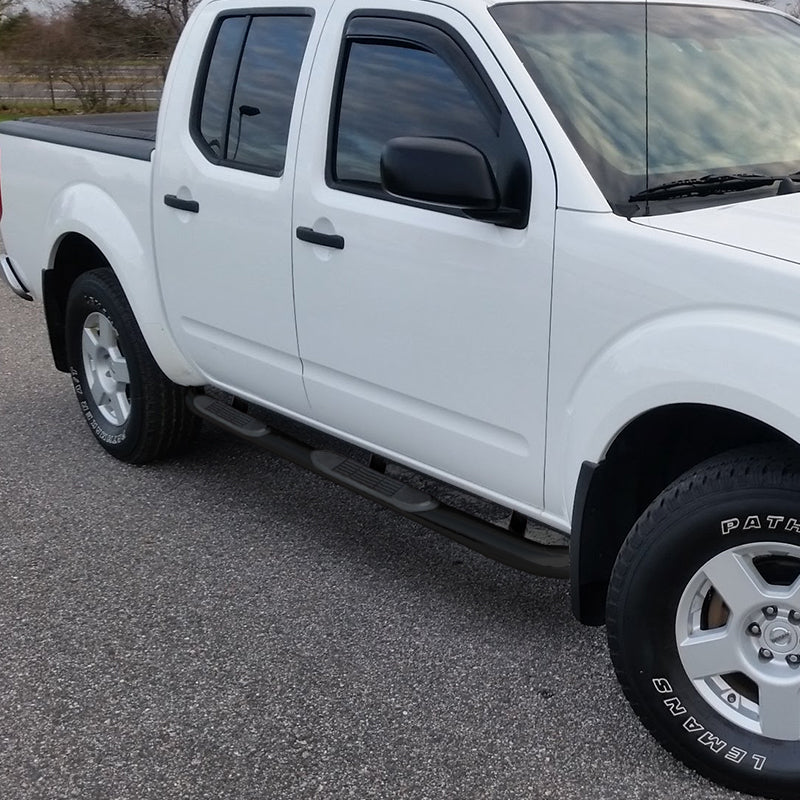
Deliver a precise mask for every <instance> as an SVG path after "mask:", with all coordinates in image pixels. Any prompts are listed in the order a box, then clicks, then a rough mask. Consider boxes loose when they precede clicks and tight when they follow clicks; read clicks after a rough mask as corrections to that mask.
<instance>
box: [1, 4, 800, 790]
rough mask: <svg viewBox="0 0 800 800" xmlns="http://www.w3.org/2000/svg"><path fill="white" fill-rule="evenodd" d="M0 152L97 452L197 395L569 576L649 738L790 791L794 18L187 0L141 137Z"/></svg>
mask: <svg viewBox="0 0 800 800" xmlns="http://www.w3.org/2000/svg"><path fill="white" fill-rule="evenodd" d="M0 157H1V158H2V163H1V165H0V185H1V187H2V192H3V200H4V203H5V208H4V210H3V215H2V235H3V239H4V241H5V244H6V246H7V250H8V255H4V256H2V258H0V263H1V264H2V270H3V273H4V275H5V277H6V279H7V281H8V283H9V284H10V285H11V287H12V288H13V289H14V290H15V291H16V292H17V294H19V295H21V296H23V297H26V298H28V299H36V300H40V301H42V303H43V306H44V313H45V316H46V320H47V326H48V330H49V334H50V340H51V343H52V349H53V355H54V359H55V365H56V367H57V368H58V369H60V370H63V371H65V372H70V373H71V375H72V380H73V382H74V388H75V392H76V394H77V399H78V402H79V405H80V409H81V412H82V414H83V415H84V417H85V418H86V421H87V422H88V424H89V427H90V429H91V431H92V433H93V434H94V436H95V437H96V438H97V440H98V442H99V443H100V445H101V446H102V447H104V448H105V449H106V450H107V451H108V452H109V453H111V454H112V455H114V456H116V457H117V458H120V459H123V460H125V461H129V462H133V463H143V462H146V461H149V460H151V459H154V458H160V457H166V456H170V455H174V454H176V453H178V452H179V451H182V450H184V449H185V448H186V445H187V444H188V443H189V442H190V440H191V438H192V437H193V435H194V434H195V433H196V429H197V422H198V420H199V419H200V418H205V419H206V420H209V421H211V422H214V423H216V424H218V425H221V426H222V427H224V428H227V429H228V430H230V431H231V432H233V433H236V434H238V435H240V436H242V437H244V438H245V439H248V440H250V441H252V442H253V443H254V444H257V445H260V446H263V447H265V448H266V449H268V450H271V451H273V452H278V453H280V454H282V455H284V456H287V457H289V458H291V459H293V460H294V461H296V462H298V463H300V464H302V465H304V466H305V467H307V468H308V469H311V470H313V471H315V472H317V473H320V474H322V475H325V476H327V477H328V478H331V479H333V480H335V481H338V482H339V483H341V484H343V485H345V486H348V487H350V488H351V489H353V490H354V491H356V492H359V493H361V494H363V495H365V496H368V497H371V498H373V499H374V500H376V501H378V502H381V503H383V504H385V505H387V506H389V507H391V508H394V509H395V510H397V511H398V512H400V513H402V514H405V515H406V516H408V517H411V518H412V519H415V520H418V521H419V522H421V523H422V524H425V525H428V526H430V527H432V528H434V529H436V530H438V531H440V532H443V533H445V534H447V535H449V536H451V537H452V538H454V539H456V540H458V541H460V542H462V543H464V544H467V545H468V546H470V547H473V548H475V549H477V550H479V551H481V552H483V553H486V554H487V555H490V556H492V557H495V558H498V559H500V560H502V561H505V562H506V563H508V564H512V565H514V566H516V567H519V568H521V569H525V570H528V571H530V572H533V573H538V574H543V575H551V576H554V577H557V576H566V575H567V574H569V575H570V576H571V581H572V596H573V606H574V611H575V613H576V615H577V616H578V618H579V619H581V620H583V621H584V622H586V623H589V624H603V623H605V624H606V625H607V627H608V637H609V643H610V648H611V655H612V657H613V660H614V664H615V666H616V669H617V673H618V675H619V678H620V680H621V682H622V685H623V687H624V690H625V692H626V694H627V696H628V698H629V699H630V701H631V703H632V705H633V707H634V709H635V711H636V713H637V714H638V715H639V716H640V717H641V719H642V721H643V722H644V724H645V725H646V726H647V727H648V728H649V729H650V730H651V731H652V733H653V734H654V735H655V736H656V737H657V738H658V739H659V740H660V741H661V742H662V743H663V744H664V745H665V746H666V747H667V748H669V749H670V750H671V751H672V752H673V753H674V754H676V755H677V756H678V757H680V758H681V759H683V760H684V761H685V762H686V763H687V764H689V765H690V766H691V767H693V768H695V769H697V770H698V771H700V772H701V773H703V774H705V775H706V776H709V777H710V778H712V779H713V780H716V781H718V782H721V783H723V784H726V785H728V786H732V787H735V788H737V789H741V790H744V791H748V792H753V793H759V794H765V795H768V796H771V797H781V798H796V797H797V796H798V793H799V792H800V447H799V446H798V443H800V194H798V196H797V197H794V194H795V193H796V191H797V189H799V188H800V172H798V171H800V26H799V25H798V23H797V22H796V21H795V20H793V19H792V18H790V17H788V16H786V15H784V14H781V13H778V12H776V11H774V10H771V9H768V8H764V7H763V6H759V5H750V4H747V3H738V2H726V1H725V0H709V1H708V2H693V1H692V0H682V2H681V3H680V4H678V3H674V2H658V1H657V0H655V1H654V2H650V3H643V2H640V1H639V0H630V1H623V2H605V1H604V0H591V1H584V0H575V1H573V0H557V1H556V2H550V1H547V2H540V1H536V0H534V1H533V2H527V1H525V2H499V3H494V2H491V0H490V2H488V3H486V2H483V1H482V0H443V1H442V2H434V1H433V0H370V2H369V3H366V4H364V3H362V2H361V1H360V0H303V2H302V3H299V4H298V5H292V3H291V2H289V0H279V1H278V0H274V1H273V0H255V2H247V3H242V2H241V0H206V1H205V2H204V3H202V4H201V6H200V7H199V8H198V10H197V11H196V12H195V14H194V15H193V17H192V19H191V20H190V22H189V25H188V26H187V28H186V31H185V32H184V35H183V37H182V39H181V42H180V44H179V46H178V49H177V52H176V53H175V57H174V60H173V63H172V66H171V69H170V72H169V76H168V79H167V82H166V86H165V90H164V95H163V99H162V104H161V109H160V112H159V114H158V119H157V125H156V119H155V117H148V116H146V115H144V116H141V117H121V118H116V117H112V118H108V117H102V118H97V119H89V118H85V119H74V118H73V119H65V120H55V121H53V120H46V121H39V122H37V121H33V120H28V121H19V122H10V123H4V124H3V125H0ZM12 335H13V334H12ZM225 398H231V399H229V400H227V401H226V399H225ZM255 407H261V408H267V409H271V410H272V411H274V412H279V414H281V415H284V416H285V417H288V418H291V419H292V420H294V421H297V422H301V423H304V424H305V425H307V426H310V427H312V428H314V429H318V430H321V431H324V432H327V433H329V434H332V435H334V436H335V437H337V438H338V439H340V440H343V441H344V442H347V443H350V444H355V445H358V446H360V447H361V448H363V449H364V450H365V451H367V452H368V453H370V454H372V456H371V458H370V459H369V461H367V460H366V459H361V460H359V459H358V458H357V457H346V456H345V455H339V454H337V453H335V452H331V451H321V450H317V449H313V448H311V447H309V446H306V445H305V444H303V443H301V442H300V441H297V440H296V439H291V438H289V437H287V436H285V435H282V434H280V433H277V432H275V430H273V429H272V428H271V427H267V426H266V425H265V423H264V422H263V421H261V417H263V415H261V416H259V413H258V411H257V409H256V408H255ZM248 412H250V413H248ZM387 463H391V464H396V465H402V466H403V467H404V468H411V469H413V470H416V471H417V472H419V473H422V474H424V475H427V476H432V477H433V478H436V479H439V480H440V481H444V482H445V483H447V484H449V485H450V486H453V487H456V488H458V489H459V490H462V491H463V492H465V493H471V494H473V495H478V496H479V497H481V498H484V499H487V500H489V501H492V503H494V504H498V505H500V506H502V507H503V508H504V509H507V518H505V519H504V520H501V521H500V522H498V521H497V520H494V521H492V520H486V519H483V518H481V517H478V516H475V515H474V514H472V513H469V512H468V511H467V510H465V509H464V508H462V507H459V506H458V504H455V505H453V504H445V503H443V502H442V501H440V500H437V499H436V498H435V497H434V496H432V495H431V494H429V493H427V492H426V491H423V490H422V489H420V488H419V485H418V484H415V486H414V487H412V486H410V485H407V484H406V483H403V482H401V481H400V480H399V479H398V477H397V474H398V471H397V470H396V469H395V468H392V469H390V470H389V471H388V472H387V470H386V466H387ZM448 494H450V493H449V492H448ZM529 520H534V521H535V522H538V523H539V524H540V525H545V526H549V527H551V528H553V529H555V530H557V531H560V532H562V533H563V534H568V535H569V536H570V545H569V549H567V548H566V547H563V546H553V545H549V546H548V545H545V544H542V543H541V542H537V541H534V540H533V539H532V538H531V536H530V534H529V530H530V526H528V521H529ZM532 724H535V723H532Z"/></svg>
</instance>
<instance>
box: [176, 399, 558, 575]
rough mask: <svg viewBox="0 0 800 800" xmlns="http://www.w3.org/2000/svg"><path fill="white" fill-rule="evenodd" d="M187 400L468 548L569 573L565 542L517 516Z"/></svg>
mask: <svg viewBox="0 0 800 800" xmlns="http://www.w3.org/2000/svg"><path fill="white" fill-rule="evenodd" d="M187 403H188V405H189V408H191V409H192V411H194V412H195V413H196V414H198V415H199V416H201V417H203V418H204V419H207V420H208V421H209V422H212V423H214V424H215V425H218V426H219V427H221V428H223V429H224V430H227V431H229V432H231V433H234V434H236V435H237V436H240V437H242V438H243V439H246V440H247V441H250V442H252V443H253V444H256V445H258V446H259V447H261V448H263V449H264V450H268V451H269V452H271V453H275V454H276V455H278V456H281V457H282V458H286V459H288V460H289V461H292V462H294V463H295V464H298V465H299V466H301V467H303V468H304V469H307V470H310V471H311V472H315V473H316V474H317V475H322V476H324V477H326V478H329V479H330V480H332V481H334V482H336V483H338V484H341V485H343V486H346V487H347V488H349V489H352V490H353V491H355V492H358V493H359V494H361V495H363V496H364V497H368V498H370V499H372V500H375V501H376V502H378V503H380V504H381V505H384V506H388V507H389V508H392V509H394V510H395V511H396V512H399V513H400V514H403V515H404V516H406V517H408V518H409V519H412V520H414V521H416V522H418V523H420V524H421V525H425V526H427V527H429V528H432V529H433V530H435V531H438V532H439V533H443V534H444V535H445V536H449V537H450V538H451V539H453V540H455V541H457V542H460V543H461V544H463V545H465V546H466V547H469V548H471V549H472V550H476V551H478V552H479V553H483V554H484V555H486V556H489V557H490V558H494V559H496V560H498V561H502V562H503V563H504V564H508V565H510V566H512V567H516V568H517V569H521V570H524V571H525V572H530V573H533V574H534V575H544V576H547V577H549V578H567V577H569V548H567V547H559V546H554V545H542V544H538V543H536V542H531V541H529V540H527V539H524V538H523V537H521V536H520V535H519V532H520V531H519V529H520V527H521V526H520V524H518V523H519V520H517V521H516V523H515V524H513V525H512V527H511V529H510V530H509V529H506V528H501V527H499V526H498V525H495V524H493V523H491V522H486V521H484V520H482V519H480V518H479V517H475V516H472V515H471V514H468V513H466V512H464V511H460V510H458V509H456V508H453V507H452V506H448V505H446V504H444V503H441V502H439V501H438V500H436V498H434V497H432V496H431V495H429V494H426V493H425V492H422V491H419V490H418V489H414V488H413V487H412V486H408V485H407V484H405V483H403V482H401V481H398V480H396V479H395V478H392V477H390V476H388V475H386V474H384V473H383V472H380V471H378V470H376V469H372V468H370V467H369V466H367V465H366V464H362V463H360V462H358V461H354V460H353V459H351V458H346V457H345V456H342V455H339V454H338V453H332V452H329V451H327V450H312V449H311V448H310V447H308V446H307V445H305V444H303V443H302V442H299V441H296V440H295V439H291V438H290V437H288V436H284V435H282V434H279V433H277V432H273V431H272V430H270V428H268V427H267V426H266V425H265V424H264V423H263V422H261V421H260V420H258V419H256V418H255V417H251V416H250V415H249V414H245V413H244V412H242V411H239V410H237V409H235V408H233V407H232V406H229V405H227V404H226V403H223V402H222V401H220V400H215V399H214V398H213V397H209V396H208V395H204V394H194V393H190V394H189V395H188V396H187Z"/></svg>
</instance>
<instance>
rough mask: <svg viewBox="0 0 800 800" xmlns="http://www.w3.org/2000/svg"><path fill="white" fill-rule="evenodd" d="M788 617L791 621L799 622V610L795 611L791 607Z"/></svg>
mask: <svg viewBox="0 0 800 800" xmlns="http://www.w3.org/2000/svg"><path fill="white" fill-rule="evenodd" d="M789 619H790V621H791V622H800V611H795V610H794V609H792V610H791V611H790V612H789Z"/></svg>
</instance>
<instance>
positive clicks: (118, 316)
mask: <svg viewBox="0 0 800 800" xmlns="http://www.w3.org/2000/svg"><path fill="white" fill-rule="evenodd" d="M66 341H67V355H68V358H69V363H70V373H71V375H72V382H73V387H74V389H75V394H76V396H77V399H78V403H79V405H80V409H81V412H82V414H83V416H84V419H85V420H86V422H87V424H88V425H89V428H90V430H91V431H92V433H93V434H94V436H95V438H96V439H97V441H98V442H99V443H100V445H101V446H102V447H103V448H104V449H105V450H106V451H108V452H109V453H110V454H111V455H113V456H114V457H115V458H118V459H120V460H121V461H126V462H128V463H131V464H144V463H147V462H148V461H153V460H154V459H158V458H164V457H167V456H170V455H174V454H176V453H178V452H180V451H181V450H183V449H184V448H185V447H186V446H187V445H188V443H189V442H190V441H191V439H192V437H193V435H194V433H195V432H196V430H197V428H198V426H199V419H198V418H197V417H196V416H195V415H194V414H192V413H191V412H190V411H189V409H188V408H187V406H186V390H185V389H184V388H183V387H181V386H178V385H176V384H174V383H172V381H170V380H169V379H168V378H167V377H166V375H164V373H163V372H162V371H161V370H160V369H159V367H158V365H157V364H156V362H155V361H154V359H153V357H152V355H151V354H150V351H149V349H148V348H147V344H146V343H145V341H144V337H143V336H142V333H141V330H140V329H139V325H138V323H137V322H136V318H135V317H134V315H133V311H132V310H131V307H130V305H129V304H128V301H127V298H126V297H125V293H124V292H123V291H122V287H121V286H120V284H119V281H118V280H117V278H116V276H115V275H114V273H113V272H112V271H111V270H110V269H96V270H92V271H90V272H85V273H83V274H82V275H80V276H79V277H78V278H77V279H76V281H75V283H74V284H73V285H72V288H71V290H70V293H69V296H68V298H67V306H66Z"/></svg>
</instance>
